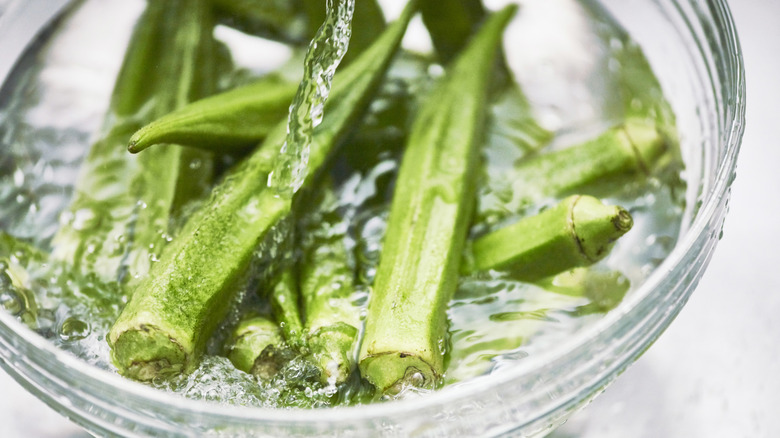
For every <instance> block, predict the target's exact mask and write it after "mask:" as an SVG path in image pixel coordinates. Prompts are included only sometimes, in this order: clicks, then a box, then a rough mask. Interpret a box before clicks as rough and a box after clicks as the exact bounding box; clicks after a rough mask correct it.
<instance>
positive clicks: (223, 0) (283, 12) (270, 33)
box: [211, 0, 311, 44]
mask: <svg viewBox="0 0 780 438" xmlns="http://www.w3.org/2000/svg"><path fill="white" fill-rule="evenodd" d="M211 1H212V3H213V5H214V7H215V9H216V11H217V17H218V19H219V21H220V22H223V23H225V24H226V25H228V26H230V27H233V28H236V29H238V30H241V31H242V32H246V33H249V34H252V35H257V36H260V37H263V38H267V39H271V40H275V41H282V42H287V43H295V44H303V43H305V42H306V41H307V39H306V36H307V35H306V32H305V30H306V29H305V26H304V22H305V21H306V20H305V17H303V14H302V10H301V9H302V8H301V5H300V4H299V3H300V2H298V1H289V0H272V1H268V0H211ZM309 36H311V35H309Z"/></svg>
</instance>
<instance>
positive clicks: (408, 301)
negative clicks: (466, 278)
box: [359, 6, 516, 393]
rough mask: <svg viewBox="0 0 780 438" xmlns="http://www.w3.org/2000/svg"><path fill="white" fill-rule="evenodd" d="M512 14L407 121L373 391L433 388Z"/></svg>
mask: <svg viewBox="0 0 780 438" xmlns="http://www.w3.org/2000/svg"><path fill="white" fill-rule="evenodd" d="M515 10H516V7H514V6H510V7H507V8H505V9H503V10H501V11H499V12H497V13H495V14H494V15H492V16H491V17H490V18H489V19H487V20H486V22H485V23H484V24H483V27H482V29H481V30H480V31H479V33H478V34H477V35H476V36H475V37H474V38H473V39H472V41H471V42H470V44H469V46H468V47H467V48H466V49H465V50H464V51H463V52H462V53H461V55H460V56H459V57H458V58H457V59H456V60H455V61H454V62H453V64H452V65H451V66H450V68H449V69H448V71H447V73H446V75H445V77H444V78H443V80H442V82H441V83H440V84H439V85H438V86H437V88H436V89H435V90H433V91H432V92H431V95H430V96H429V97H428V100H426V102H425V103H424V104H423V107H422V108H420V110H419V113H418V115H417V117H416V119H415V122H414V125H413V126H412V130H411V133H410V136H409V140H408V142H407V146H406V152H405V154H404V157H403V160H402V162H401V167H400V170H399V175H398V180H397V183H396V184H397V185H396V188H395V192H394V195H393V200H392V204H391V207H390V215H389V218H388V223H387V232H386V234H385V238H384V248H383V250H382V254H381V258H380V262H379V266H378V271H377V275H376V279H375V282H374V287H373V290H372V292H371V296H370V298H369V305H368V314H367V317H366V325H365V334H364V338H363V342H362V345H361V349H360V356H359V366H360V371H361V375H362V376H363V377H365V378H366V379H367V380H368V381H369V382H370V383H372V384H373V385H374V386H375V387H376V388H377V390H378V391H379V392H380V393H387V392H396V391H398V390H399V389H401V388H402V387H403V386H407V385H411V386H416V387H427V388H430V387H433V386H435V385H436V384H437V383H438V381H439V380H440V378H441V376H442V374H443V372H444V356H443V344H444V336H445V332H446V310H447V303H448V301H449V299H450V297H451V296H452V294H453V292H454V290H455V287H456V286H457V281H458V270H459V264H460V256H461V251H462V248H463V245H464V242H465V239H466V234H467V229H468V226H469V223H470V220H471V213H472V208H473V205H474V198H475V194H474V185H475V183H476V175H477V174H476V170H477V162H478V161H479V150H478V146H479V142H480V139H481V132H480V128H481V126H482V123H483V120H484V118H485V112H486V106H487V105H486V94H487V93H486V92H487V88H488V83H489V80H490V78H491V76H492V73H493V66H494V61H495V59H496V56H495V55H496V53H497V51H498V46H499V42H500V41H501V37H502V35H503V29H504V26H505V25H506V24H507V23H508V22H509V20H510V18H511V17H512V16H513V14H514V12H515Z"/></svg>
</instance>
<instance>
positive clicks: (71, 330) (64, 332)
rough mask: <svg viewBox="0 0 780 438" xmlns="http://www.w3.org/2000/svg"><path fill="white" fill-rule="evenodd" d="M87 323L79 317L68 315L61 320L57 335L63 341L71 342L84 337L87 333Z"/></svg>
mask: <svg viewBox="0 0 780 438" xmlns="http://www.w3.org/2000/svg"><path fill="white" fill-rule="evenodd" d="M89 331H90V330H89V324H88V323H86V322H84V321H82V320H81V319H79V318H77V317H75V316H70V317H68V318H67V319H66V320H65V321H63V322H62V326H60V330H59V336H60V339H61V340H62V341H63V342H73V341H78V340H81V339H84V338H86V337H87V336H88V335H89Z"/></svg>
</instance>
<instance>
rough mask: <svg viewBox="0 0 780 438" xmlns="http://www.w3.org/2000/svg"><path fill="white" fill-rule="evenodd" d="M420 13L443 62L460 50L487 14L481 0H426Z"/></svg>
mask: <svg viewBox="0 0 780 438" xmlns="http://www.w3.org/2000/svg"><path fill="white" fill-rule="evenodd" d="M420 13H421V15H422V19H423V23H425V27H426V28H428V33H429V34H430V35H431V41H432V42H433V46H434V48H435V49H436V53H437V54H438V55H439V58H440V59H441V61H442V62H443V63H448V62H449V61H450V60H452V59H453V58H455V56H456V55H457V54H458V53H460V51H461V50H462V49H463V48H464V47H465V46H466V43H467V42H468V40H469V38H471V35H472V33H474V30H475V29H477V28H478V25H479V23H480V22H481V21H482V20H483V19H484V17H485V16H486V15H487V14H486V12H485V7H484V6H483V5H482V0H423V1H422V2H420Z"/></svg>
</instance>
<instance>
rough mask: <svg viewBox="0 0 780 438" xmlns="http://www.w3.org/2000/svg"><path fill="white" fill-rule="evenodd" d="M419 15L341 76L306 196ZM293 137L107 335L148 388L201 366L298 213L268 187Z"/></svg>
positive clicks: (242, 171) (204, 213)
mask: <svg viewBox="0 0 780 438" xmlns="http://www.w3.org/2000/svg"><path fill="white" fill-rule="evenodd" d="M414 12H415V2H414V1H412V2H410V3H409V5H408V6H407V8H406V9H405V10H404V12H403V14H402V15H401V17H400V18H399V19H398V20H397V21H396V22H395V23H393V24H392V25H390V26H389V27H388V28H387V30H386V31H385V32H384V33H383V34H382V35H381V36H380V37H379V38H378V39H377V41H376V42H375V43H374V44H373V45H372V46H371V47H370V48H368V49H367V50H366V51H365V52H363V54H362V55H361V56H360V57H359V58H358V59H356V60H355V61H354V62H353V63H352V64H351V65H349V66H348V67H347V68H346V69H344V70H342V71H340V72H339V73H337V74H336V77H335V82H334V86H333V89H332V91H331V95H330V98H329V99H328V101H327V103H326V107H325V114H327V116H326V117H324V119H323V121H322V123H321V124H320V125H319V126H318V127H317V128H316V129H315V130H314V133H313V137H312V143H311V151H310V156H309V174H308V176H307V178H306V180H305V181H304V188H305V187H307V186H309V185H311V184H312V179H313V178H314V177H315V175H316V174H317V173H319V171H320V170H321V168H322V167H323V165H324V163H325V162H326V159H327V158H328V157H329V156H330V155H332V154H333V153H334V152H335V150H336V147H337V145H338V144H339V143H340V141H341V140H342V139H343V138H344V137H345V135H346V133H347V132H348V131H349V129H350V127H351V126H352V125H353V124H354V123H355V121H356V120H357V119H358V118H359V117H360V116H361V115H362V114H363V112H364V111H365V109H366V106H367V105H368V103H369V101H370V99H371V96H372V94H373V92H374V90H376V89H377V88H378V84H379V82H380V81H381V79H382V77H383V75H384V73H385V71H386V70H387V68H388V66H389V64H390V61H391V59H392V58H393V55H394V53H395V52H396V50H397V48H398V46H399V44H400V41H401V38H402V36H403V35H404V32H405V29H406V26H407V24H408V23H409V20H410V19H411V17H412V16H413V14H414ZM285 135H286V123H285V122H282V123H280V124H279V125H278V126H277V128H275V129H274V131H273V132H272V134H271V135H270V136H269V137H268V138H267V139H266V140H265V141H264V142H263V144H262V145H261V146H260V147H259V148H258V149H257V150H256V151H255V152H253V153H252V155H250V156H249V157H247V159H246V160H245V161H243V162H242V163H240V164H239V165H238V167H237V168H235V170H234V171H232V172H231V173H230V174H229V175H228V176H227V177H226V178H225V179H224V181H223V182H222V183H221V184H220V185H218V186H217V188H216V189H215V192H214V194H213V195H212V196H211V198H210V199H209V201H208V202H206V203H205V204H204V205H203V206H202V207H201V208H200V209H198V210H197V211H196V212H195V213H194V214H193V215H192V216H191V217H190V218H189V220H188V221H187V223H186V224H185V225H184V226H183V229H182V231H181V232H180V234H179V236H178V237H177V238H176V239H175V240H174V242H172V244H171V245H170V246H169V247H168V248H167V249H166V251H165V252H164V253H163V255H162V257H161V259H160V261H159V262H157V263H155V264H154V267H153V270H152V272H151V273H150V275H149V277H148V278H147V279H145V280H144V281H143V282H142V283H140V284H139V285H138V287H137V288H136V291H135V293H134V294H133V296H132V297H131V299H130V301H129V302H128V304H127V306H126V307H125V309H124V310H123V311H122V313H121V315H120V316H119V318H118V319H117V321H116V322H115V324H114V326H113V327H112V328H111V330H110V332H109V336H108V341H109V344H110V345H111V347H112V358H113V361H114V363H115V364H116V366H117V368H118V369H119V371H120V372H121V373H122V374H124V375H127V376H130V377H133V378H136V379H140V380H149V379H152V378H154V377H156V376H159V375H164V374H172V373H178V372H182V371H188V370H190V369H192V367H194V366H195V364H196V363H197V362H198V360H199V358H200V356H201V354H202V352H203V349H204V347H205V344H206V340H207V339H208V338H209V337H210V336H211V334H212V333H213V331H214V329H215V328H216V326H217V325H218V324H219V322H220V321H221V320H222V319H223V318H224V316H225V315H226V313H227V311H228V308H229V305H230V302H231V301H232V299H233V297H234V296H235V294H236V287H235V286H236V283H238V282H239V281H241V279H242V278H243V277H244V276H245V272H246V270H247V268H248V266H249V264H250V261H251V260H252V258H253V254H254V252H255V249H256V248H257V247H258V245H259V244H260V243H261V242H262V241H263V240H264V239H265V238H266V236H268V234H269V232H270V231H271V230H272V229H274V227H276V226H277V225H279V224H280V222H281V221H282V220H283V219H285V218H286V217H287V216H288V215H289V213H290V210H291V208H292V205H291V203H292V200H291V199H289V198H287V197H278V196H277V195H276V193H275V192H274V191H273V190H270V189H268V188H267V186H266V181H267V180H268V174H269V172H270V171H271V170H272V169H273V166H274V160H275V158H276V157H277V155H278V153H279V149H280V147H281V145H282V143H283V142H284V140H285ZM265 256H266V257H268V254H265Z"/></svg>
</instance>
